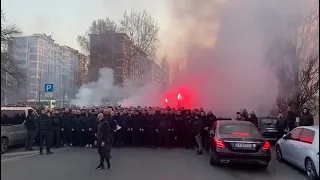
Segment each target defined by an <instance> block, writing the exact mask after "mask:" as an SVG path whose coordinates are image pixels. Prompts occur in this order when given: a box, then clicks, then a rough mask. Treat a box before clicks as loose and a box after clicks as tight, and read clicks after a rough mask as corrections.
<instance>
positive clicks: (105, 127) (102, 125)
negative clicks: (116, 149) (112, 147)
mask: <svg viewBox="0 0 320 180" xmlns="http://www.w3.org/2000/svg"><path fill="white" fill-rule="evenodd" d="M109 140H110V126H109V123H108V122H107V121H104V120H102V121H99V123H98V131H97V143H98V146H101V143H102V142H104V143H105V144H109Z"/></svg>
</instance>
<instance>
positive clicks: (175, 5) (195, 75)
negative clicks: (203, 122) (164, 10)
mask: <svg viewBox="0 0 320 180" xmlns="http://www.w3.org/2000/svg"><path fill="white" fill-rule="evenodd" d="M168 3H169V6H170V7H171V12H172V14H171V17H172V21H171V24H172V25H171V27H172V28H171V29H170V30H169V31H168V32H167V34H168V36H169V35H170V38H168V39H170V42H167V43H166V47H165V48H167V49H172V51H169V52H170V53H169V59H170V61H171V62H175V63H179V64H182V65H184V66H185V67H183V71H184V73H182V74H183V75H176V76H175V78H173V81H172V84H171V87H170V88H169V91H176V90H177V89H179V88H181V87H185V88H187V89H189V92H191V93H190V94H191V96H192V97H193V98H192V102H190V103H189V104H186V106H190V107H193V108H194V107H204V108H205V109H206V110H213V111H214V112H217V113H221V114H230V113H232V114H234V113H235V112H236V111H238V110H240V109H243V108H247V109H248V110H249V111H251V110H254V111H258V113H259V114H260V115H262V114H263V115H266V114H267V113H268V112H269V111H270V109H271V108H272V107H273V106H274V105H275V100H276V95H277V86H278V82H277V80H276V78H275V75H274V72H273V70H272V69H271V68H270V63H269V62H268V59H267V56H266V53H267V50H268V49H269V48H270V44H271V42H272V40H274V39H275V38H279V37H281V38H288V39H289V38H293V37H292V34H290V33H288V32H292V31H291V30H290V29H289V28H290V26H288V23H290V22H292V20H294V18H295V17H296V16H297V15H298V14H299V13H301V12H303V10H305V9H304V8H306V7H307V5H308V4H309V5H310V2H309V1H301V0H282V1H279V0H268V1H265V0H241V1H239V0H229V1H228V0H197V1H194V0H176V1H168ZM176 27H179V30H176ZM174 47H179V49H178V50H177V49H176V48H174ZM180 74H181V73H180Z"/></svg>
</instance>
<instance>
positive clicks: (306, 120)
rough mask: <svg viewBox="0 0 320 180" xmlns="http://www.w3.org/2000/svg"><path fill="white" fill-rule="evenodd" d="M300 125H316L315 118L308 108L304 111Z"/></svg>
mask: <svg viewBox="0 0 320 180" xmlns="http://www.w3.org/2000/svg"><path fill="white" fill-rule="evenodd" d="M299 125H300V126H313V125H314V119H313V116H312V114H311V113H310V110H309V109H308V108H304V109H303V112H302V115H301V118H300V124H299Z"/></svg>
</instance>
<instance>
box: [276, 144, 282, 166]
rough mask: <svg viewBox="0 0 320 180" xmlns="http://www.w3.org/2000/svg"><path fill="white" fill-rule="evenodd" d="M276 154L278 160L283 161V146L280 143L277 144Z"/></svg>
mask: <svg viewBox="0 0 320 180" xmlns="http://www.w3.org/2000/svg"><path fill="white" fill-rule="evenodd" d="M276 156H277V159H278V161H280V162H282V161H283V158H282V152H281V148H280V146H279V145H277V146H276Z"/></svg>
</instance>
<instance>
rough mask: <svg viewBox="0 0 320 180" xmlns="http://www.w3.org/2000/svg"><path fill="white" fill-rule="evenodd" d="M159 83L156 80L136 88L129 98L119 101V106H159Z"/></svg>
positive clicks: (160, 93) (160, 92)
mask: <svg viewBox="0 0 320 180" xmlns="http://www.w3.org/2000/svg"><path fill="white" fill-rule="evenodd" d="M161 89H162V88H161V85H160V84H159V83H156V82H152V83H149V84H147V85H145V86H144V87H142V88H139V89H137V90H136V91H135V92H134V93H132V94H131V95H130V97H129V98H127V99H125V100H123V101H121V102H120V104H121V106H123V107H129V106H150V107H151V106H152V107H153V106H161V104H160V103H161V102H162V101H161V100H162V99H163V98H162V96H161V95H162V91H161Z"/></svg>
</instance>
